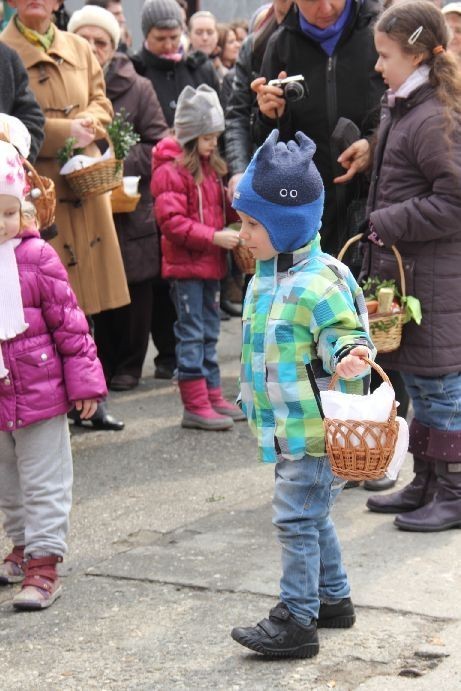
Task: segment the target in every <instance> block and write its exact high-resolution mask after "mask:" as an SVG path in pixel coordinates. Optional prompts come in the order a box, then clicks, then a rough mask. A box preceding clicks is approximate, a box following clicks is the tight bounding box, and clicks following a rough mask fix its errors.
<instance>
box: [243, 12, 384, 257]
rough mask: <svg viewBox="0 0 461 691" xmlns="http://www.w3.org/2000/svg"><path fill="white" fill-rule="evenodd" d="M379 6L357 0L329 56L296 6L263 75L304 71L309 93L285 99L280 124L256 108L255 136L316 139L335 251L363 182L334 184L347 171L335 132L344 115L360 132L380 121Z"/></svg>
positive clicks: (326, 224) (325, 237) (330, 247)
mask: <svg viewBox="0 0 461 691" xmlns="http://www.w3.org/2000/svg"><path fill="white" fill-rule="evenodd" d="M380 8H381V5H380V2H379V0H364V2H363V3H361V2H360V0H353V16H352V17H351V19H350V21H349V23H348V24H347V25H346V27H345V29H344V31H343V34H342V36H341V38H340V40H339V42H338V44H337V46H336V49H335V51H334V53H333V55H332V56H331V57H329V56H328V55H327V54H326V53H325V52H324V51H323V50H322V48H321V47H320V45H319V44H318V43H316V42H314V41H313V40H311V39H310V38H309V37H308V36H307V35H306V34H305V33H304V32H303V31H302V30H301V28H300V26H299V16H298V10H297V9H296V8H293V9H292V10H291V11H290V13H289V15H288V16H287V18H286V19H285V21H284V24H283V25H282V27H281V28H280V29H279V30H278V31H277V33H276V34H274V35H273V36H272V37H271V39H270V40H269V43H268V46H267V49H266V53H265V55H264V59H263V64H262V67H261V74H262V75H263V76H264V77H266V78H267V79H268V80H269V79H274V78H276V77H277V76H278V73H279V72H280V71H281V70H285V71H286V72H287V74H288V75H289V76H292V75H295V74H302V75H304V78H305V82H306V85H307V88H308V95H307V96H306V97H305V98H304V99H302V100H301V101H298V102H296V103H287V107H286V109H285V113H284V115H283V117H282V118H281V119H280V122H279V123H277V121H276V120H271V119H269V118H265V117H264V116H262V115H261V113H260V112H259V111H258V117H257V119H256V121H255V126H254V138H255V140H256V142H257V143H258V144H261V143H262V142H263V141H264V140H265V138H266V137H267V135H268V134H269V133H270V131H271V130H272V129H273V128H274V127H276V126H279V129H280V134H281V139H282V140H283V141H288V140H289V139H293V137H294V135H295V133H296V132H297V131H298V130H301V131H303V132H304V133H305V134H307V135H308V136H309V137H310V138H311V139H313V140H314V142H315V143H316V145H317V151H316V154H315V156H314V160H315V162H316V164H317V167H318V169H319V171H320V174H321V175H322V178H323V182H324V185H325V192H326V203H325V211H324V215H323V221H322V229H321V235H322V248H323V249H324V250H325V251H327V252H330V253H331V254H333V255H336V254H337V253H338V250H339V249H340V247H341V246H342V244H343V243H344V240H345V237H344V234H345V230H346V229H345V220H346V211H347V208H348V206H349V204H350V202H351V201H352V200H353V199H354V198H355V197H356V196H358V195H359V194H360V191H359V185H360V182H361V181H360V179H359V178H360V176H357V179H356V180H354V181H352V182H351V183H349V184H348V185H346V186H345V185H335V184H334V183H333V178H334V177H336V176H337V175H340V174H342V173H344V172H345V171H344V169H343V168H342V167H341V166H339V164H338V163H337V162H336V159H337V157H338V155H339V153H340V151H338V149H336V148H335V147H334V146H333V145H332V142H331V133H332V132H333V129H334V127H335V125H336V123H337V121H338V118H340V117H345V118H349V119H350V120H352V121H353V122H354V123H355V124H356V125H357V126H358V128H359V129H360V132H361V133H362V135H369V134H371V132H372V130H373V129H374V127H375V126H376V125H377V123H378V120H379V103H380V99H381V96H382V94H383V92H384V88H385V87H384V83H383V81H382V79H381V77H380V75H378V73H377V72H375V69H374V66H375V63H376V60H377V54H376V51H375V48H374V42H373V32H372V25H373V22H374V21H375V19H376V17H377V15H378V14H379V11H380ZM362 194H363V193H362Z"/></svg>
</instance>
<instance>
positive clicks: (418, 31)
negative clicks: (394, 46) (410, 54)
mask: <svg viewBox="0 0 461 691" xmlns="http://www.w3.org/2000/svg"><path fill="white" fill-rule="evenodd" d="M422 31H423V26H422V25H421V26H418V28H417V29H416V30H415V31H413V33H412V34H411V36H410V38H409V39H408V41H407V43H408V44H409V45H410V46H413V45H414V44H415V43H416V41H417V40H418V38H419V37H420V36H421V34H422Z"/></svg>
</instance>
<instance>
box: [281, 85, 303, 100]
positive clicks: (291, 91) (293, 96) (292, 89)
mask: <svg viewBox="0 0 461 691" xmlns="http://www.w3.org/2000/svg"><path fill="white" fill-rule="evenodd" d="M284 94H285V100H287V101H291V102H292V103H293V102H294V101H300V100H301V99H302V97H303V96H304V86H303V84H301V83H300V82H288V84H285V91H284Z"/></svg>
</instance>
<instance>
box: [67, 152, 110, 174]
mask: <svg viewBox="0 0 461 691" xmlns="http://www.w3.org/2000/svg"><path fill="white" fill-rule="evenodd" d="M113 157H114V152H113V151H112V149H110V148H109V149H106V151H105V152H104V153H103V155H102V156H96V157H95V156H85V154H78V155H77V156H72V158H69V160H68V161H67V162H66V163H65V164H64V165H63V167H62V168H61V170H60V171H59V174H60V175H69V173H73V172H74V171H76V170H82V168H90V167H91V166H94V164H95V163H101V161H107V160H109V159H110V158H113Z"/></svg>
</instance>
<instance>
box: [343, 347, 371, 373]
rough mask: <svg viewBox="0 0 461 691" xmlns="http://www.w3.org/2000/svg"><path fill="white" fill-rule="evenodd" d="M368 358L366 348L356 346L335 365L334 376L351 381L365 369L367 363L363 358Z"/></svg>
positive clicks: (368, 353) (368, 354)
mask: <svg viewBox="0 0 461 691" xmlns="http://www.w3.org/2000/svg"><path fill="white" fill-rule="evenodd" d="M366 357H370V352H369V350H368V348H367V347H366V346H357V347H356V348H352V350H351V351H350V352H349V353H348V354H347V355H346V356H345V357H344V358H343V359H342V360H341V361H340V362H338V364H337V365H336V374H337V375H338V376H339V377H341V379H352V377H357V376H358V375H359V374H362V372H363V371H364V370H366V369H367V367H368V363H367V362H365V360H364V359H363V358H366Z"/></svg>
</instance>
